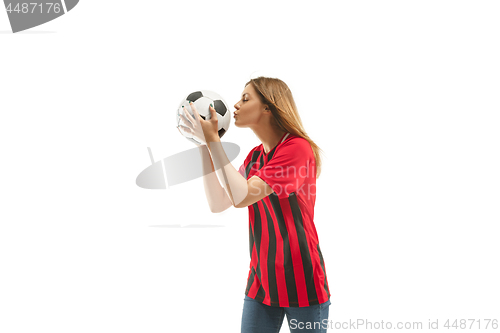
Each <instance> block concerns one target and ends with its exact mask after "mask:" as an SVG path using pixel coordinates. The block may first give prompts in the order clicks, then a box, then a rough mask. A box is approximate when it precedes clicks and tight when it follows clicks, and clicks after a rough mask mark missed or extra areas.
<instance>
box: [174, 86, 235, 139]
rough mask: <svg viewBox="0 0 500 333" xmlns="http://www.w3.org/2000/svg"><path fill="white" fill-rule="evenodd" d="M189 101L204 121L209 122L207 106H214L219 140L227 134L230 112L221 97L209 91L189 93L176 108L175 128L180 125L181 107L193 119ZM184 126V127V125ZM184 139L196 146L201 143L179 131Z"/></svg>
mask: <svg viewBox="0 0 500 333" xmlns="http://www.w3.org/2000/svg"><path fill="white" fill-rule="evenodd" d="M189 101H191V102H193V104H194V106H195V107H196V110H197V111H198V113H199V114H200V116H201V118H203V119H204V120H209V119H210V117H211V115H210V109H209V106H210V104H212V105H213V106H214V109H215V111H216V114H217V120H218V125H219V126H218V129H217V130H218V131H219V138H222V136H223V135H224V134H225V133H226V132H227V130H228V129H229V124H230V122H231V112H229V108H228V107H227V104H226V102H225V101H224V99H222V97H221V96H220V95H219V94H217V93H215V92H213V91H209V90H199V91H195V92H193V93H190V94H189V95H187V96H186V98H184V99H183V100H182V102H181V104H180V105H179V107H178V108H177V113H176V124H177V126H179V125H181V117H180V114H183V113H184V111H183V108H182V107H183V106H184V108H185V109H187V111H188V112H189V114H190V115H191V116H192V117H193V118H194V113H193V110H191V106H190V105H189ZM184 126H185V125H184ZM181 132H182V133H183V134H184V136H185V137H186V139H188V140H189V141H192V142H194V143H196V144H201V142H199V141H198V139H196V138H193V137H192V136H191V137H190V136H189V133H185V132H184V131H181Z"/></svg>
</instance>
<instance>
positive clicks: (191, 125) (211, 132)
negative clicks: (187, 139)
mask: <svg viewBox="0 0 500 333" xmlns="http://www.w3.org/2000/svg"><path fill="white" fill-rule="evenodd" d="M189 106H191V110H193V113H194V118H193V116H191V114H189V112H188V111H187V110H186V108H185V107H183V108H182V110H183V112H184V114H181V115H180V116H181V120H182V122H183V123H184V125H185V126H183V125H179V126H178V128H179V131H180V127H182V130H183V131H185V132H186V133H189V134H191V135H192V136H193V138H195V139H196V140H198V141H200V142H201V143H202V144H206V143H207V141H208V142H211V141H215V139H213V138H218V137H219V133H218V131H217V129H218V123H219V120H218V119H217V112H216V111H215V109H214V108H213V107H212V105H211V104H210V107H209V110H210V114H211V118H210V119H209V120H203V118H201V116H200V114H199V113H198V110H196V107H195V106H194V103H193V102H189ZM197 146H200V145H197Z"/></svg>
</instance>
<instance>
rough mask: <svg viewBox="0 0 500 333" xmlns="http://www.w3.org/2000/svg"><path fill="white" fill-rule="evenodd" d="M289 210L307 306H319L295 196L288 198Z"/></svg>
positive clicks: (302, 223)
mask: <svg viewBox="0 0 500 333" xmlns="http://www.w3.org/2000/svg"><path fill="white" fill-rule="evenodd" d="M288 202H289V203H290V209H291V210H292V215H293V221H294V222H295V230H296V232H297V238H298V240H299V248H300V256H301V257H302V266H303V268H304V277H305V280H306V289H307V298H308V300H309V305H315V304H319V301H318V295H317V293H316V287H315V286H314V272H313V267H312V262H311V253H310V252H309V247H308V246H307V237H306V232H305V230H304V222H303V221H302V213H301V211H300V207H299V203H298V201H297V196H296V195H295V192H294V193H291V194H290V196H289V197H288Z"/></svg>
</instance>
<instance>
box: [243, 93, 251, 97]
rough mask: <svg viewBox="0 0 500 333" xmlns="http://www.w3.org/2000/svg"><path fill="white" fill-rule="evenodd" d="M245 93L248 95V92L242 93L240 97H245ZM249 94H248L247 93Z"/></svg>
mask: <svg viewBox="0 0 500 333" xmlns="http://www.w3.org/2000/svg"><path fill="white" fill-rule="evenodd" d="M245 95H248V93H244V94H243V95H241V97H245ZM249 96H250V95H249Z"/></svg>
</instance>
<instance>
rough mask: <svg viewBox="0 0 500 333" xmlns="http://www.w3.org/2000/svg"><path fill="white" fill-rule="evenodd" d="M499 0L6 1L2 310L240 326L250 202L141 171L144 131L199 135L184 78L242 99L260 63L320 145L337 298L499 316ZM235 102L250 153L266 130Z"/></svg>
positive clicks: (235, 133) (132, 322)
mask: <svg viewBox="0 0 500 333" xmlns="http://www.w3.org/2000/svg"><path fill="white" fill-rule="evenodd" d="M499 14H500V5H499V4H498V2H497V1H435V0H433V1H335V2H331V1H307V2H290V1H270V2H264V1H245V2H240V1H182V2H181V1H176V2H170V1H149V2H132V1H90V0H86V1H85V0H84V1H81V2H80V3H79V4H78V5H77V6H76V7H75V8H74V9H73V10H72V11H70V12H69V13H68V14H66V15H64V16H62V17H60V18H58V19H56V20H54V21H51V22H48V23H46V24H44V25H42V26H38V27H35V28H33V29H30V30H27V31H25V32H21V33H16V34H12V33H11V32H10V25H9V21H8V18H7V14H6V12H5V11H0V31H1V32H2V33H1V34H0V60H1V65H2V68H1V73H0V110H1V118H0V144H1V154H0V156H1V157H0V158H1V163H0V168H1V173H0V194H1V208H0V220H1V224H0V228H1V229H0V331H1V332H5V333H14V332H30V333H31V332H42V331H43V332H52V333H55V332H65V333H67V332H72V333H76V332H85V333H87V332H141V333H142V332H181V331H182V332H198V331H219V332H239V329H240V322H241V312H242V306H243V298H244V290H245V286H246V279H247V276H248V265H249V262H250V257H249V252H248V209H247V208H243V209H235V208H232V207H231V208H230V209H228V210H227V211H226V212H224V213H222V214H212V213H210V211H209V207H208V204H207V201H206V198H205V194H204V189H203V183H202V179H201V178H199V179H196V180H193V181H191V182H188V183H184V184H181V185H176V186H174V187H171V188H170V189H168V190H146V189H142V188H139V187H138V186H137V185H136V184H135V179H136V177H137V175H138V174H139V173H140V172H141V171H142V170H143V169H144V168H146V167H147V166H148V165H150V164H151V161H150V158H149V154H148V151H147V147H151V149H152V151H153V156H154V158H155V159H156V160H158V159H160V158H164V157H166V156H169V155H172V154H175V153H178V152H181V151H184V150H187V149H190V148H192V147H194V145H193V144H192V143H191V142H189V141H188V140H186V139H184V138H183V137H182V136H181V135H180V134H179V132H178V131H177V129H176V128H175V124H174V119H175V116H174V114H175V110H176V108H177V106H178V104H179V102H180V100H181V99H182V98H183V97H184V96H185V95H186V94H187V93H189V92H192V91H195V90H198V89H208V90H213V91H216V92H218V93H219V94H221V95H222V96H223V97H224V98H225V99H226V101H228V102H229V104H230V105H231V112H232V111H234V108H233V107H232V106H233V105H234V103H236V102H237V101H238V99H239V96H240V94H241V92H242V90H243V88H244V84H245V83H246V82H247V81H248V80H249V79H250V78H251V77H256V76H258V75H265V76H272V77H278V78H281V79H282V80H284V81H285V82H286V83H287V84H288V85H289V87H290V88H291V90H292V92H293V94H294V96H295V99H296V102H297V105H298V108H299V113H300V115H301V118H302V120H303V123H304V126H305V129H306V131H307V133H308V134H309V136H310V137H311V138H312V139H313V140H314V141H315V142H316V143H317V144H318V145H319V146H320V147H321V148H322V149H323V151H324V154H323V173H322V174H321V176H320V178H319V179H318V180H317V188H318V191H317V201H316V209H315V224H316V228H317V231H318V235H319V240H320V244H321V248H322V251H323V255H324V258H325V264H326V269H327V277H328V282H329V286H330V290H331V293H332V297H331V301H332V305H331V306H330V320H333V321H334V322H343V321H349V320H354V321H355V320H357V319H366V320H370V321H372V322H381V321H382V320H384V322H388V321H391V322H393V323H396V322H398V321H412V322H413V321H422V322H423V324H424V328H425V327H427V323H428V320H429V319H431V320H436V319H438V320H439V325H440V327H441V328H442V325H443V324H444V322H445V320H446V319H452V320H453V319H481V320H482V319H485V318H490V319H493V318H496V319H500V318H499V317H500V315H499V313H500V311H499V310H500V304H499V296H500V288H499V284H498V281H500V274H499V266H498V262H499V260H498V253H500V252H499V250H500V242H499V240H498V237H499V228H498V225H499V222H500V211H499V203H500V202H499V200H500V192H499V189H500V177H499V173H498V170H500V157H499V143H500V132H499V126H500V116H499V111H500V99H499V96H498V95H499V88H500V81H499V77H500V65H499V61H498V59H500V46H499V43H498V41H499V37H500V20H498V17H499ZM231 122H232V123H231V127H230V129H229V132H228V133H227V134H226V135H225V136H224V138H223V141H231V142H235V143H237V144H238V145H239V146H240V147H241V153H240V155H239V156H238V157H237V158H236V159H235V161H234V162H233V166H234V167H235V168H236V169H238V167H239V166H240V165H241V163H242V162H243V160H244V158H245V157H246V155H247V154H248V152H249V151H250V149H252V148H253V147H255V146H257V145H259V144H260V141H259V140H258V138H257V137H256V136H255V135H254V134H253V132H252V131H251V130H250V129H247V128H245V129H241V128H237V127H235V126H234V119H232V121H231ZM189 225H204V226H207V227H198V228H193V227H191V228H190V227H187V226H189ZM180 226H183V227H180ZM481 324H482V325H484V324H485V322H483V321H482V322H481ZM442 330H443V331H444V329H442ZM489 331H492V330H491V329H490V330H489ZM282 332H288V327H287V324H286V322H284V323H283V329H282Z"/></svg>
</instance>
